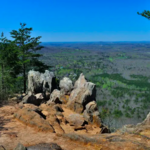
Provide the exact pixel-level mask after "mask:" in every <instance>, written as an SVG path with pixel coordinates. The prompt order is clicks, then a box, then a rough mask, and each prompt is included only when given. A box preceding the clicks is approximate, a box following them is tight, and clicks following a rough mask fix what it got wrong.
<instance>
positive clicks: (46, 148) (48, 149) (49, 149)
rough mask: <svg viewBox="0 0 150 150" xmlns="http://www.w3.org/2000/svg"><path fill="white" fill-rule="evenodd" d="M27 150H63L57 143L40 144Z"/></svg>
mask: <svg viewBox="0 0 150 150" xmlns="http://www.w3.org/2000/svg"><path fill="white" fill-rule="evenodd" d="M27 150H62V148H61V147H60V146H59V145H57V144H55V143H49V144H48V143H40V144H37V145H34V146H30V147H27Z"/></svg>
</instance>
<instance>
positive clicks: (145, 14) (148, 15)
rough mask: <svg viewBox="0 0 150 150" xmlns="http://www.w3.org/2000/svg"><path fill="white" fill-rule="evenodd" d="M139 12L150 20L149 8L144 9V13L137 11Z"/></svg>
mask: <svg viewBox="0 0 150 150" xmlns="http://www.w3.org/2000/svg"><path fill="white" fill-rule="evenodd" d="M137 14H138V15H141V16H143V17H145V18H147V19H149V20H150V11H149V10H144V11H143V12H142V13H139V12H137Z"/></svg>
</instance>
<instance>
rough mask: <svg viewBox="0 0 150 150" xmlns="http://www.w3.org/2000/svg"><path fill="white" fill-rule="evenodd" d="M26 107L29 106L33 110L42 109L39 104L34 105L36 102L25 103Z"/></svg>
mask: <svg viewBox="0 0 150 150" xmlns="http://www.w3.org/2000/svg"><path fill="white" fill-rule="evenodd" d="M24 107H25V108H29V109H31V110H33V111H36V110H40V108H39V107H38V106H36V105H34V104H24Z"/></svg>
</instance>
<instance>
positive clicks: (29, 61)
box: [10, 23, 49, 92]
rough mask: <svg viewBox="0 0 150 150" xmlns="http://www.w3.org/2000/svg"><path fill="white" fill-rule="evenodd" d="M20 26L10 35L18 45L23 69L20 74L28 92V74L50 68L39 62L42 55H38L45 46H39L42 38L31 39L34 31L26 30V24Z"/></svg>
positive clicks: (20, 64)
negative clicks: (32, 70)
mask: <svg viewBox="0 0 150 150" xmlns="http://www.w3.org/2000/svg"><path fill="white" fill-rule="evenodd" d="M20 26H21V28H20V29H18V30H12V31H11V32H10V34H11V37H12V38H14V41H13V42H14V43H15V44H16V45H17V50H18V57H19V61H18V64H19V66H20V67H21V70H20V74H21V75H22V77H23V83H24V92H26V84H27V83H26V81H27V72H28V71H29V70H31V69H34V70H38V71H44V70H45V69H48V68H49V67H48V66H47V65H45V64H43V63H42V62H40V61H39V60H38V58H39V57H40V56H41V54H38V53H36V52H37V51H38V50H41V49H42V48H43V46H40V45H39V44H40V43H41V42H39V40H40V38H41V36H38V37H31V35H30V34H31V31H32V30H33V29H32V28H26V27H25V26H26V24H25V23H23V24H22V23H20Z"/></svg>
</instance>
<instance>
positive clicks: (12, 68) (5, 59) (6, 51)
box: [0, 32, 19, 99]
mask: <svg viewBox="0 0 150 150" xmlns="http://www.w3.org/2000/svg"><path fill="white" fill-rule="evenodd" d="M17 58H18V57H17V51H16V46H15V44H14V43H13V42H11V41H10V40H8V39H7V38H6V37H4V34H3V32H2V34H1V37H0V91H1V92H0V93H1V97H0V99H4V98H6V95H8V93H9V91H10V90H12V89H11V87H12V85H13V84H14V83H15V82H14V83H12V82H13V81H14V79H15V78H16V75H17V74H18V73H19V66H18V65H17V61H18V60H17ZM4 95H5V97H4Z"/></svg>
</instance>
